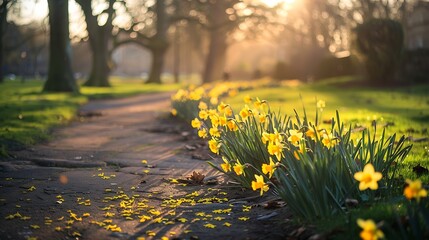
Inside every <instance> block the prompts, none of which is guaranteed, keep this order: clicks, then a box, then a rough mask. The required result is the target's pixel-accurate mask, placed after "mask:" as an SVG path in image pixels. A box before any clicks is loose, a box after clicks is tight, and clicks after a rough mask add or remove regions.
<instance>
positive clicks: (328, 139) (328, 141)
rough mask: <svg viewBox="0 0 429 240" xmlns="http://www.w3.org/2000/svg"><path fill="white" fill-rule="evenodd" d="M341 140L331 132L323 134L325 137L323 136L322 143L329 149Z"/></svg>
mask: <svg viewBox="0 0 429 240" xmlns="http://www.w3.org/2000/svg"><path fill="white" fill-rule="evenodd" d="M339 142H340V140H339V139H338V138H336V137H334V136H333V135H332V133H331V134H329V135H328V134H326V133H325V134H323V138H322V143H323V145H325V147H327V148H328V149H329V148H331V147H334V146H335V145H337V144H338V143H339Z"/></svg>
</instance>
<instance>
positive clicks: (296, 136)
mask: <svg viewBox="0 0 429 240" xmlns="http://www.w3.org/2000/svg"><path fill="white" fill-rule="evenodd" d="M289 134H290V136H289V138H288V139H287V140H288V141H289V142H291V143H292V144H293V145H295V146H298V144H299V141H301V139H302V132H298V131H297V130H289Z"/></svg>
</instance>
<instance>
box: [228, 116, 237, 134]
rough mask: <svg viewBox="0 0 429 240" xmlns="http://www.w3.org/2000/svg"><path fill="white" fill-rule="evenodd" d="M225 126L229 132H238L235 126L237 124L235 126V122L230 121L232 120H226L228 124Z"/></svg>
mask: <svg viewBox="0 0 429 240" xmlns="http://www.w3.org/2000/svg"><path fill="white" fill-rule="evenodd" d="M226 125H227V127H228V129H229V130H230V131H233V132H235V131H237V130H238V126H237V124H236V123H235V121H234V120H232V119H230V120H228V122H227V123H226Z"/></svg>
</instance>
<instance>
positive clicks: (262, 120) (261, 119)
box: [258, 114, 267, 123]
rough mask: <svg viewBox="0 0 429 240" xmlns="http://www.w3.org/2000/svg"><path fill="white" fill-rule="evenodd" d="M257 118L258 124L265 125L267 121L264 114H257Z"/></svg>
mask: <svg viewBox="0 0 429 240" xmlns="http://www.w3.org/2000/svg"><path fill="white" fill-rule="evenodd" d="M258 118H259V122H260V123H265V122H266V121H267V115H265V114H259V115H258Z"/></svg>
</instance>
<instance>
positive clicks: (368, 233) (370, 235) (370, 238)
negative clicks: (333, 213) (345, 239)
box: [357, 218, 384, 240]
mask: <svg viewBox="0 0 429 240" xmlns="http://www.w3.org/2000/svg"><path fill="white" fill-rule="evenodd" d="M357 224H358V225H359V227H361V228H362V232H360V237H361V239H362V240H377V239H381V238H384V233H383V232H382V231H381V230H380V229H378V227H377V225H376V224H375V222H374V221H373V220H371V219H369V220H363V219H360V218H359V219H358V220H357Z"/></svg>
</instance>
